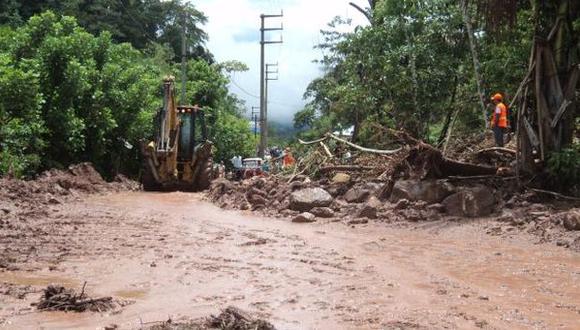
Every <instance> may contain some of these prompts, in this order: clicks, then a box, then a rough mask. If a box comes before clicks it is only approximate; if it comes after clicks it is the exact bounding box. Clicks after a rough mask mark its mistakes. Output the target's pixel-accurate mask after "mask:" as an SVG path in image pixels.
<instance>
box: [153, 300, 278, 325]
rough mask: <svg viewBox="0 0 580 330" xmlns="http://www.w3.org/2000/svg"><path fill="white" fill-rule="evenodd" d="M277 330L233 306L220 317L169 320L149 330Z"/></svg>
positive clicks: (266, 322) (264, 321)
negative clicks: (180, 320)
mask: <svg viewBox="0 0 580 330" xmlns="http://www.w3.org/2000/svg"><path fill="white" fill-rule="evenodd" d="M209 329H221V330H275V329H276V328H275V327H274V326H273V325H272V324H271V323H270V322H268V321H266V320H263V319H259V318H256V317H254V316H252V315H250V314H249V313H247V312H245V311H243V310H241V309H239V308H237V307H233V306H229V307H227V308H226V309H225V310H223V311H222V312H221V313H220V314H219V315H217V316H214V315H211V316H210V317H208V318H205V319H201V320H194V321H189V322H174V321H173V320H171V319H170V320H168V321H165V322H162V323H161V324H156V325H153V326H151V327H150V328H149V330H209Z"/></svg>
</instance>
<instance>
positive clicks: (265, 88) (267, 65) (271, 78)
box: [264, 63, 278, 141]
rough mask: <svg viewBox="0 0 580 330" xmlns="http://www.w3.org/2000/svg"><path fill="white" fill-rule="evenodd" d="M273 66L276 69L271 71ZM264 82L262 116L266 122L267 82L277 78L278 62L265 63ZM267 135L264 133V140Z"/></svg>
mask: <svg viewBox="0 0 580 330" xmlns="http://www.w3.org/2000/svg"><path fill="white" fill-rule="evenodd" d="M272 67H275V68H276V71H272V70H270V68H272ZM272 74H275V75H276V76H275V77H271V76H270V75H272ZM265 80H266V82H265V85H266V86H265V87H264V109H265V110H264V114H265V115H266V117H265V118H264V121H265V122H266V123H268V85H269V84H268V82H269V81H271V80H278V63H276V64H266V79H265ZM267 137H268V135H267V134H266V141H268V140H267Z"/></svg>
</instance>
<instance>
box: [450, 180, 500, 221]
mask: <svg viewBox="0 0 580 330" xmlns="http://www.w3.org/2000/svg"><path fill="white" fill-rule="evenodd" d="M442 204H443V206H445V211H446V212H447V214H449V215H453V216H460V217H483V216H487V215H490V214H491V213H493V212H495V211H496V204H497V201H496V198H495V195H494V193H493V191H492V190H491V189H489V188H487V187H484V186H480V187H474V188H467V189H464V190H462V191H459V192H457V193H455V194H453V195H451V196H449V197H447V198H445V200H443V203H442Z"/></svg>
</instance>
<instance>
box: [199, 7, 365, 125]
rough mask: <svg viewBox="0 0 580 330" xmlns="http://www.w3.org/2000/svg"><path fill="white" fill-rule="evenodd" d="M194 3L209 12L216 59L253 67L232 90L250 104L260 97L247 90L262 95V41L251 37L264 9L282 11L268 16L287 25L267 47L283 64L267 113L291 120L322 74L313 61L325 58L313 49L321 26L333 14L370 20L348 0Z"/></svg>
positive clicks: (275, 23) (237, 77) (238, 76)
mask: <svg viewBox="0 0 580 330" xmlns="http://www.w3.org/2000/svg"><path fill="white" fill-rule="evenodd" d="M359 2H360V4H361V5H364V4H365V3H366V2H365V1H362V0H359ZM194 4H195V5H196V6H197V7H198V8H199V9H200V10H201V11H202V12H204V13H205V14H206V16H208V23H207V24H206V26H205V30H206V32H207V33H208V34H209V42H208V48H209V49H210V51H211V52H212V53H213V54H214V55H215V57H216V59H217V60H218V61H227V60H234V59H235V60H239V61H242V62H244V63H246V64H247V65H248V66H249V68H250V70H249V71H248V72H244V73H238V74H236V75H235V76H234V77H233V79H234V81H235V84H237V85H238V86H240V87H241V88H238V87H237V86H235V85H234V84H232V85H231V86H230V87H231V91H232V92H234V93H236V94H237V95H238V96H239V97H240V98H242V99H244V100H246V105H247V106H248V108H250V107H251V106H258V105H259V100H258V99H257V98H255V97H252V96H250V95H248V94H252V95H255V96H258V95H259V82H260V70H259V67H260V45H259V40H257V39H256V40H254V41H252V36H254V37H256V38H259V27H260V14H262V13H263V14H278V13H280V10H283V11H284V17H283V18H282V19H281V20H280V19H268V20H267V27H278V26H279V24H280V22H283V25H284V31H282V36H283V40H284V43H283V44H282V45H268V46H266V62H267V63H276V62H278V63H279V71H280V74H279V80H278V81H271V82H270V88H269V96H270V97H269V101H270V102H269V106H268V109H269V118H270V119H274V120H279V121H289V120H291V119H292V116H293V115H294V113H295V112H296V111H298V110H300V109H302V107H303V105H304V101H303V99H302V95H303V94H304V91H305V90H306V87H307V85H308V83H309V82H310V81H311V80H312V79H314V78H316V77H317V76H319V74H320V72H319V68H318V67H317V65H315V64H314V63H312V61H313V60H315V59H319V58H320V57H321V53H320V51H319V50H315V49H313V47H314V46H315V45H316V44H318V43H319V42H320V41H321V39H322V37H321V35H320V30H321V29H325V28H326V25H327V24H328V23H329V22H330V21H331V20H332V18H334V17H335V16H343V17H347V18H352V19H353V26H356V25H357V24H361V25H362V24H365V23H366V21H365V18H364V17H363V16H362V15H361V14H360V13H358V12H357V11H356V10H355V9H353V8H352V7H350V6H349V5H348V1H347V0H344V1H343V0H318V1H311V0H195V1H194ZM252 31H254V32H255V33H253V32H252ZM279 35H280V33H278V32H269V33H268V36H269V38H270V39H271V40H278V39H279ZM242 89H243V91H242ZM244 91H245V92H244ZM246 92H247V93H246Z"/></svg>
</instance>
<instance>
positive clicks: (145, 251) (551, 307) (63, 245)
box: [0, 193, 580, 329]
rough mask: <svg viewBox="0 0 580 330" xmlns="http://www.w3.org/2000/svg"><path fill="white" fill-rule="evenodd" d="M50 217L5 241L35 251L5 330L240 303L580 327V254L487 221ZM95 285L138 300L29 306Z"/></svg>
mask: <svg viewBox="0 0 580 330" xmlns="http://www.w3.org/2000/svg"><path fill="white" fill-rule="evenodd" d="M45 217H46V219H41V220H39V221H40V223H41V225H39V226H42V227H43V228H45V230H44V232H43V233H45V234H43V236H42V239H40V238H37V237H35V236H33V237H32V238H31V237H20V238H18V237H16V238H15V239H14V240H13V241H11V242H3V243H2V244H13V245H14V249H13V250H18V251H28V250H27V249H30V246H31V245H35V246H36V249H33V250H34V253H32V252H31V253H30V254H29V255H27V257H26V258H24V259H22V258H20V260H23V261H22V262H21V264H20V267H19V268H18V270H11V271H9V270H4V271H2V270H0V328H6V329H41V328H42V329H98V328H103V327H105V326H108V325H113V324H115V325H118V326H119V327H120V328H123V329H138V328H141V327H144V326H146V325H148V324H151V323H150V322H155V321H162V320H167V319H168V318H172V319H174V320H176V319H180V318H198V317H203V316H208V315H210V314H217V313H219V311H220V309H222V308H225V307H227V306H229V305H233V306H236V307H239V308H242V309H244V310H247V311H249V312H252V313H254V314H256V315H257V316H260V317H263V318H267V319H268V320H270V321H271V322H272V323H273V324H274V325H275V326H276V327H277V328H279V329H375V328H376V329H407V328H409V329H414V328H426V329H439V328H451V329H455V328H461V329H470V328H473V329H478V328H484V329H529V328H533V329H580V281H579V279H580V256H579V255H578V253H575V252H572V251H569V250H565V249H562V248H559V247H556V246H552V245H542V244H540V245H534V244H532V243H530V242H529V241H528V240H525V239H519V238H518V237H516V238H513V239H502V238H499V237H492V236H489V235H486V234H485V233H484V230H483V229H482V227H480V226H479V225H478V224H477V223H471V224H468V225H454V226H445V227H441V228H436V229H433V228H430V229H414V230H413V229H401V228H393V227H389V226H386V225H382V224H368V225H363V226H357V227H355V228H351V227H348V226H345V225H343V224H337V223H315V224H294V223H291V222H289V221H288V220H280V219H268V218H260V217H257V216H254V215H252V214H250V213H241V212H232V211H224V210H221V209H219V208H217V207H215V206H213V205H211V204H209V203H207V202H204V201H202V195H199V194H187V193H169V194H157V193H120V194H112V195H108V196H100V197H91V198H89V199H87V200H85V201H83V202H76V203H70V204H65V205H61V206H58V207H54V208H52V209H51V210H50V212H48V215H45ZM55 223H58V224H60V226H57V225H55ZM25 248H26V249H25ZM4 250H6V249H4ZM22 253H24V252H22ZM85 281H86V282H87V292H88V293H89V294H90V295H92V296H113V297H114V298H115V299H119V300H121V301H123V302H125V304H127V305H126V306H125V307H123V308H121V309H119V310H116V311H114V312H109V313H64V312H37V311H36V310H35V309H34V307H31V306H30V304H31V303H33V302H36V301H38V299H39V296H40V294H41V292H40V290H41V289H42V288H43V287H46V285H48V284H50V283H56V284H62V285H65V286H67V287H72V288H77V289H78V290H80V288H81V287H82V285H83V283H84V282H85ZM14 292H24V293H23V294H20V295H18V294H14Z"/></svg>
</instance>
